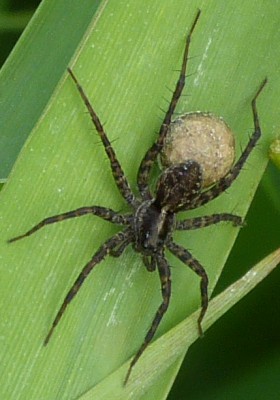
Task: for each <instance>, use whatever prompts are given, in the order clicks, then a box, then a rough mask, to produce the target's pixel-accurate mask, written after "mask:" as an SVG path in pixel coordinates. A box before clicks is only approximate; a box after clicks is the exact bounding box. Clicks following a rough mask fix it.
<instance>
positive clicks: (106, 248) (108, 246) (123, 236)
mask: <svg viewBox="0 0 280 400" xmlns="http://www.w3.org/2000/svg"><path fill="white" fill-rule="evenodd" d="M130 234H131V231H130V230H129V229H127V230H126V231H124V232H119V233H117V234H116V235H114V236H112V237H111V238H110V239H108V240H107V241H106V242H105V243H103V244H102V246H100V248H99V249H98V250H97V252H96V253H95V254H94V256H93V257H92V259H91V260H90V261H89V262H88V263H87V264H86V265H85V266H84V268H83V269H82V272H81V273H80V274H79V276H78V278H77V279H76V281H75V282H74V284H73V285H72V287H71V288H70V290H69V292H68V293H67V295H66V297H65V299H64V301H63V303H62V305H61V307H60V309H59V310H58V313H57V314H56V317H55V319H54V321H53V323H52V326H51V329H50V330H49V333H48V334H47V336H46V338H45V340H44V345H45V346H46V345H47V344H48V342H49V340H50V338H51V336H52V334H53V331H54V329H55V327H56V326H57V324H58V323H59V321H60V319H61V317H62V315H63V314H64V312H65V310H66V307H67V306H68V304H69V303H70V302H71V301H72V300H73V298H74V297H75V296H76V294H77V293H78V291H79V290H80V288H81V286H82V284H83V283H84V280H85V279H86V278H87V276H88V275H89V273H90V272H91V271H92V269H93V268H94V267H95V266H96V265H97V264H99V263H100V262H101V261H102V260H103V259H104V258H105V257H106V256H107V255H108V254H110V252H111V251H112V249H114V248H115V247H117V246H119V245H121V244H122V243H123V242H124V241H125V242H126V244H128V240H127V239H128V238H129V236H130Z"/></svg>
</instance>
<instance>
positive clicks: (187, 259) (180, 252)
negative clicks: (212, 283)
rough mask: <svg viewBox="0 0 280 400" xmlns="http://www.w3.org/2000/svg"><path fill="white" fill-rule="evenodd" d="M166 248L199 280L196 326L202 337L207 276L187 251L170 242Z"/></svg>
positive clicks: (206, 299)
mask: <svg viewBox="0 0 280 400" xmlns="http://www.w3.org/2000/svg"><path fill="white" fill-rule="evenodd" d="M167 248H168V250H170V251H171V253H172V254H174V256H176V257H177V258H179V260H181V261H182V262H183V263H184V264H186V265H188V266H189V267H190V268H191V269H192V270H193V271H194V272H195V273H196V274H197V275H198V276H199V277H200V278H201V281H200V293H201V311H200V315H199V317H198V320H197V324H198V332H199V335H200V336H202V335H203V331H202V327H201V322H202V320H203V317H204V315H205V313H206V310H207V307H208V276H207V273H206V271H205V269H204V268H203V266H202V265H201V264H200V262H199V261H198V260H197V259H196V258H194V257H193V256H192V255H191V253H190V252H189V251H188V250H187V249H184V248H183V247H181V246H179V245H178V244H176V243H174V242H172V241H170V242H168V243H167Z"/></svg>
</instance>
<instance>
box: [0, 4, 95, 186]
mask: <svg viewBox="0 0 280 400" xmlns="http://www.w3.org/2000/svg"><path fill="white" fill-rule="evenodd" d="M99 3H100V0H83V5H82V6H81V2H80V1H79V0H71V1H69V0H48V1H43V2H42V3H41V5H40V7H39V8H38V10H37V11H36V13H35V15H34V16H33V18H32V20H31V21H30V23H29V24H28V26H27V28H26V29H25V31H24V33H23V34H22V36H21V38H20V40H19V41H18V43H17V45H16V46H15V48H14V50H13V52H12V53H11V55H10V57H9V58H8V60H7V61H6V63H5V64H4V66H3V68H2V69H1V72H0V96H1V97H0V104H1V108H0V132H1V136H0V181H3V180H5V178H7V176H8V174H9V172H10V170H11V168H12V166H13V164H14V162H15V160H16V158H17V156H18V154H19V152H20V150H21V148H22V146H23V144H24V142H25V140H26V139H27V137H28V135H29V133H30V131H31V130H32V128H33V127H34V126H35V125H36V123H37V121H38V119H40V117H41V115H42V113H43V111H44V108H45V107H46V104H47V103H48V101H49V99H50V97H51V96H52V93H53V91H54V89H55V87H56V85H57V83H58V82H59V80H60V78H61V75H62V74H63V73H64V71H65V69H66V67H67V65H68V64H69V62H70V60H71V57H72V56H73V54H74V52H75V51H76V49H77V47H78V45H79V42H80V40H81V39H82V37H83V35H84V34H85V31H86V30H87V27H88V25H89V23H90V21H91V20H92V18H93V17H94V15H95V13H96V9H97V7H98V5H99ZM27 17H28V15H27V14H24V15H22V16H21V17H20V16H19V15H18V16H17V19H16V20H15V19H14V20H15V21H16V22H15V24H18V25H19V27H20V26H22V25H23V24H24V22H26V18H27ZM11 20H12V16H9V15H7V14H3V15H2V16H1V15H0V24H1V28H2V29H5V27H6V29H8V28H9V29H10V28H11Z"/></svg>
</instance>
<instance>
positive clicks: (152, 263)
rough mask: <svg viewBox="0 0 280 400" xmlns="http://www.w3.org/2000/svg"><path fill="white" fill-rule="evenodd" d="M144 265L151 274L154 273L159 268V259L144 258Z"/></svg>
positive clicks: (152, 257)
mask: <svg viewBox="0 0 280 400" xmlns="http://www.w3.org/2000/svg"><path fill="white" fill-rule="evenodd" d="M143 263H144V265H145V267H146V269H147V271H149V272H153V271H155V270H156V267H157V259H156V257H154V256H143Z"/></svg>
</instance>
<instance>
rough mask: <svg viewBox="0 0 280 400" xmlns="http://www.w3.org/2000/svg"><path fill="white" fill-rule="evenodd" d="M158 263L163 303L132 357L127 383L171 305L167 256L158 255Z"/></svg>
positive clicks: (126, 378)
mask: <svg viewBox="0 0 280 400" xmlns="http://www.w3.org/2000/svg"><path fill="white" fill-rule="evenodd" d="M152 262H155V261H152ZM156 263H157V266H158V272H159V277H160V281H161V293H162V303H161V305H160V306H159V308H158V310H157V312H156V314H155V316H154V319H153V322H152V324H151V327H150V329H149V330H148V332H147V334H146V336H145V339H144V342H143V343H142V345H141V346H140V348H139V350H138V351H137V353H136V355H135V356H134V358H133V359H132V361H131V363H130V366H129V369H128V371H127V374H126V377H125V381H124V384H125V385H126V383H127V381H128V379H129V377H130V374H131V371H132V368H133V367H134V365H135V364H136V363H137V361H138V360H139V358H140V357H141V355H142V354H143V352H144V351H145V349H146V348H147V346H148V345H149V344H150V342H151V341H152V339H153V337H154V335H155V333H156V331H157V328H158V326H159V324H160V321H161V320H162V317H163V316H164V314H165V312H166V311H167V308H168V305H169V300H170V295H171V279H170V267H169V265H168V263H167V260H166V259H165V257H164V256H163V255H157V256H156Z"/></svg>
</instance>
